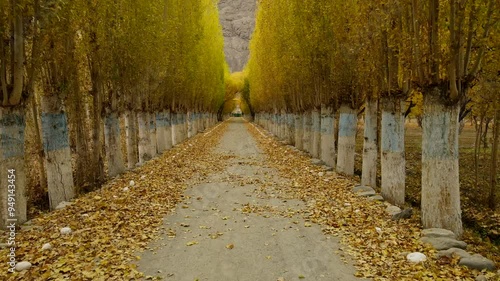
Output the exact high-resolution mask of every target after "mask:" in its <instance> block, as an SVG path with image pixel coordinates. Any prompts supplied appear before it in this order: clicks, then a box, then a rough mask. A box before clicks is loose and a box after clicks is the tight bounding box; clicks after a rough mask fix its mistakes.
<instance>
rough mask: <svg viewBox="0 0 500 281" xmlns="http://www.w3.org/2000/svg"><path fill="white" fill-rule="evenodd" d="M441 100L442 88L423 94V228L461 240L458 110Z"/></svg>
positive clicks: (456, 107)
mask: <svg viewBox="0 0 500 281" xmlns="http://www.w3.org/2000/svg"><path fill="white" fill-rule="evenodd" d="M439 97H440V89H439V88H434V89H432V90H431V91H429V92H427V93H424V107H423V109H424V114H423V122H422V125H423V131H422V202H421V204H422V208H421V209H422V224H423V226H424V228H445V229H449V230H451V231H453V232H454V233H455V234H456V235H458V236H461V235H462V232H463V228H462V218H461V208H460V184H459V169H458V167H459V166H458V129H459V122H458V112H459V106H458V105H453V106H446V105H444V104H443V103H442V102H441V101H440V98H439Z"/></svg>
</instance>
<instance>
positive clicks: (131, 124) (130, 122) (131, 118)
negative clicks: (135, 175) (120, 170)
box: [125, 110, 139, 169]
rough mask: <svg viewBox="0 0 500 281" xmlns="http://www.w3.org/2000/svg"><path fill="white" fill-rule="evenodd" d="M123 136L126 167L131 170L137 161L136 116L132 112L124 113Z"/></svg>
mask: <svg viewBox="0 0 500 281" xmlns="http://www.w3.org/2000/svg"><path fill="white" fill-rule="evenodd" d="M125 135H126V138H127V139H126V143H127V163H128V165H127V166H128V168H129V169H133V168H135V164H137V162H139V160H138V157H137V116H136V113H135V112H134V111H132V110H129V111H127V112H126V113H125Z"/></svg>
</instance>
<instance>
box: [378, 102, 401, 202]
mask: <svg viewBox="0 0 500 281" xmlns="http://www.w3.org/2000/svg"><path fill="white" fill-rule="evenodd" d="M381 103H382V104H381V105H382V128H381V143H382V146H381V159H380V166H381V174H382V181H381V189H382V196H383V197H384V199H385V200H386V201H388V202H389V203H391V204H394V205H398V206H403V204H404V202H405V176H406V169H405V163H406V162H405V145H404V144H405V142H404V140H405V139H404V136H405V117H404V107H405V102H404V100H402V99H395V98H384V99H382V102H381Z"/></svg>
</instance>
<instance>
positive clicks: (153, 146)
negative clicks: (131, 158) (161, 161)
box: [148, 112, 158, 158]
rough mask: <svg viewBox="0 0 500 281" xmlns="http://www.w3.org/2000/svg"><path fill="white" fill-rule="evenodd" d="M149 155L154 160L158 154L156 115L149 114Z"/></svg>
mask: <svg viewBox="0 0 500 281" xmlns="http://www.w3.org/2000/svg"><path fill="white" fill-rule="evenodd" d="M148 117H149V153H150V154H151V157H152V158H154V157H156V155H157V154H158V147H157V143H156V113H154V112H153V113H149V114H148Z"/></svg>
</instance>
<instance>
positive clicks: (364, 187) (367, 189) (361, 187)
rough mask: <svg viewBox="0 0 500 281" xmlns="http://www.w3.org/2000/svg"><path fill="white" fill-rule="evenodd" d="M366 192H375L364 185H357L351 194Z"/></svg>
mask: <svg viewBox="0 0 500 281" xmlns="http://www.w3.org/2000/svg"><path fill="white" fill-rule="evenodd" d="M366 191H373V192H375V190H374V189H373V188H371V187H369V186H364V185H358V186H355V187H353V188H352V192H354V193H358V192H366Z"/></svg>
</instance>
